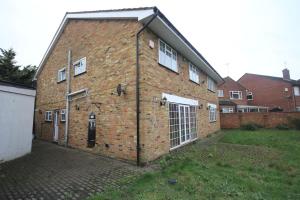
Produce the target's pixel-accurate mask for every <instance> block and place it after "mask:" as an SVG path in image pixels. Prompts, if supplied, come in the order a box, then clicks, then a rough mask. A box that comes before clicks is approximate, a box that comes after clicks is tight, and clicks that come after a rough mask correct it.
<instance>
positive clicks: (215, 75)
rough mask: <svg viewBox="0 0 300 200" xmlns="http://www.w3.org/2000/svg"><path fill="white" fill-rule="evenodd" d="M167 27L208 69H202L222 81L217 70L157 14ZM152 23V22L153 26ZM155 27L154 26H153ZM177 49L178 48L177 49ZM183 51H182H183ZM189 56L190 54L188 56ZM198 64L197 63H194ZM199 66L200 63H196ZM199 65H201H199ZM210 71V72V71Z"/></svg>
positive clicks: (216, 79)
mask: <svg viewBox="0 0 300 200" xmlns="http://www.w3.org/2000/svg"><path fill="white" fill-rule="evenodd" d="M156 19H158V20H159V21H160V22H161V23H162V24H163V25H164V26H165V27H167V29H168V30H169V31H170V32H171V33H172V34H173V35H175V36H176V38H177V39H178V41H180V43H181V44H183V45H184V46H185V47H186V48H188V50H189V52H190V53H191V54H192V55H193V56H194V57H196V58H197V60H198V61H199V60H200V61H201V64H202V65H204V66H205V68H206V69H202V70H204V71H205V72H206V73H207V74H208V75H210V76H211V77H212V78H213V79H214V80H215V81H217V82H218V83H220V82H222V79H221V78H220V77H219V76H218V75H217V74H216V72H215V71H214V70H213V69H211V67H210V66H208V65H207V64H206V62H205V61H204V60H203V59H202V58H201V57H200V56H199V55H198V54H197V53H196V52H195V51H194V50H193V49H192V48H191V47H190V46H189V45H188V44H187V43H186V42H185V41H184V40H183V39H182V38H181V37H180V36H179V35H178V34H177V33H176V32H175V31H174V30H173V29H172V28H171V27H170V26H169V25H168V24H167V23H166V22H165V21H164V20H163V19H162V18H161V17H159V16H157V18H156ZM151 25H152V24H150V26H151ZM152 27H153V26H152ZM175 50H176V49H175ZM181 53H182V52H181ZM186 57H188V56H186ZM194 64H196V63H194ZM196 66H198V65H196ZM198 67H199V66H198ZM208 71H209V72H208Z"/></svg>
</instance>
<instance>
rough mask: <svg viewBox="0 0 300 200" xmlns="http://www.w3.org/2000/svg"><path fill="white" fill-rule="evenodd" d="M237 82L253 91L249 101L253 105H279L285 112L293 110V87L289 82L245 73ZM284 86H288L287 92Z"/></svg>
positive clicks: (272, 106) (270, 106)
mask: <svg viewBox="0 0 300 200" xmlns="http://www.w3.org/2000/svg"><path fill="white" fill-rule="evenodd" d="M239 83H241V84H242V85H243V86H244V87H246V88H247V89H249V90H250V91H252V92H253V101H252V102H251V103H252V104H253V105H260V106H267V107H269V108H270V109H272V108H274V107H278V106H280V107H281V108H283V111H285V112H293V111H295V100H294V98H293V88H292V86H291V84H290V83H289V82H286V81H283V80H280V79H278V80H276V79H274V78H268V77H264V76H260V75H255V74H245V75H244V76H242V77H241V78H240V80H239ZM285 88H288V91H287V92H285ZM249 103H250V102H249ZM299 104H300V103H299Z"/></svg>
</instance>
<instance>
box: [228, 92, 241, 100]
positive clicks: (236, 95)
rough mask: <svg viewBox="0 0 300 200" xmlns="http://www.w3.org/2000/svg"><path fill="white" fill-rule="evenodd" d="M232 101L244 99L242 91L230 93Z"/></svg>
mask: <svg viewBox="0 0 300 200" xmlns="http://www.w3.org/2000/svg"><path fill="white" fill-rule="evenodd" d="M229 95H230V99H243V96H242V91H229Z"/></svg>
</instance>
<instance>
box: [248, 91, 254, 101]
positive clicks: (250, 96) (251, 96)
mask: <svg viewBox="0 0 300 200" xmlns="http://www.w3.org/2000/svg"><path fill="white" fill-rule="evenodd" d="M247 100H253V94H252V92H248V93H247Z"/></svg>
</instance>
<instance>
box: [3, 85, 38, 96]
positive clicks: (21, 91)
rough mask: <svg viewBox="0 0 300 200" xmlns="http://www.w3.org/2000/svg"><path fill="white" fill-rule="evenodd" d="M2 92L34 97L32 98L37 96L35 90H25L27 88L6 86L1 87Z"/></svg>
mask: <svg viewBox="0 0 300 200" xmlns="http://www.w3.org/2000/svg"><path fill="white" fill-rule="evenodd" d="M0 91H2V92H8V93H14V94H20V95H26V96H32V97H35V94H36V91H35V90H31V89H25V88H17V87H13V86H5V85H0Z"/></svg>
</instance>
